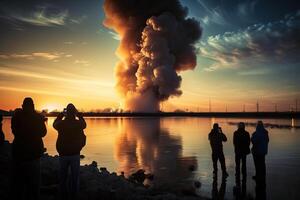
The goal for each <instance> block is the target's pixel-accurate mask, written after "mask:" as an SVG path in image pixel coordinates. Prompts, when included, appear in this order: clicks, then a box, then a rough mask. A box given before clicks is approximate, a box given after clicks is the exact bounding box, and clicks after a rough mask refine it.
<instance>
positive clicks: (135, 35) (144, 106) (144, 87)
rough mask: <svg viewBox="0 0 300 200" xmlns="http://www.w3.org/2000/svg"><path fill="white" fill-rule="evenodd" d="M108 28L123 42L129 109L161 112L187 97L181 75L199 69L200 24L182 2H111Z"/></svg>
mask: <svg viewBox="0 0 300 200" xmlns="http://www.w3.org/2000/svg"><path fill="white" fill-rule="evenodd" d="M104 11H105V15H106V18H105V20H104V25H105V26H106V27H108V28H111V29H113V30H114V31H115V32H117V33H118V34H119V36H120V38H121V42H120V46H119V48H118V50H117V55H118V56H119V57H120V59H121V61H120V62H119V63H118V65H117V67H116V79H117V85H116V87H117V90H118V92H119V93H120V94H121V95H122V97H123V98H124V105H123V106H124V109H125V110H130V111H135V112H156V111H158V110H159V103H160V102H161V101H164V100H167V99H168V98H169V97H171V96H179V95H181V93H182V92H181V90H180V84H181V76H180V75H178V73H179V72H180V71H183V70H189V69H194V68H195V66H196V54H195V47H194V44H195V43H196V42H197V41H198V40H199V39H200V37H201V34H202V30H201V27H200V25H199V23H198V22H197V21H196V20H194V19H191V18H187V9H186V8H184V7H183V6H182V5H181V4H180V2H179V1H178V0H105V2H104Z"/></svg>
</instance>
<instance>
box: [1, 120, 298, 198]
mask: <svg viewBox="0 0 300 200" xmlns="http://www.w3.org/2000/svg"><path fill="white" fill-rule="evenodd" d="M53 121H54V118H49V120H48V122H47V129H48V134H47V136H46V137H45V138H44V143H45V147H46V148H47V151H48V153H49V154H51V155H56V154H57V152H56V149H55V142H56V139H57V133H56V131H55V130H54V129H53V127H52V123H53ZM86 121H87V129H86V131H85V133H86V135H87V145H86V147H85V148H84V149H83V151H82V154H84V155H85V156H86V158H85V159H83V160H82V164H85V163H90V162H91V161H93V160H95V161H97V163H98V165H99V166H104V167H106V168H108V170H110V171H116V172H118V173H120V172H125V174H126V175H128V174H130V173H132V172H134V171H136V170H137V169H144V170H146V171H147V172H149V173H153V174H154V175H155V179H154V183H153V184H156V185H160V186H162V187H173V188H176V187H179V186H180V187H187V188H188V187H190V186H192V185H193V183H194V181H200V182H201V187H200V188H199V189H196V192H197V193H198V194H200V195H202V196H208V197H211V195H212V191H213V179H212V161H211V149H210V146H209V142H208V133H209V131H210V129H211V127H212V124H213V123H215V122H218V123H219V124H220V126H222V129H223V132H224V133H225V134H226V135H227V137H228V141H227V143H225V144H224V154H225V157H226V165H227V168H228V172H229V174H230V176H229V177H228V178H227V181H226V184H223V186H226V187H225V199H233V198H234V195H233V187H234V185H235V178H234V167H235V164H234V153H233V152H234V151H233V145H232V137H233V132H234V130H235V129H236V126H235V125H233V124H232V122H239V121H245V122H249V123H251V122H256V121H257V119H230V118H196V117H168V118H142V117H140V118H138V117H136V118H121V117H111V118H104V117H95V118H86ZM264 122H267V123H272V124H285V125H286V124H287V125H291V124H293V125H294V126H296V125H297V126H299V125H300V122H299V121H297V120H289V119H265V120H264ZM246 128H247V130H248V131H249V132H250V133H252V132H253V131H254V128H255V127H252V126H248V127H246ZM3 129H4V132H5V135H6V138H7V139H8V140H9V141H12V140H13V136H12V134H11V130H10V118H5V119H4V123H3ZM268 130H269V136H270V144H269V154H268V155H267V158H266V163H267V189H266V193H267V199H300V192H299V189H298V188H299V184H300V176H299V174H300V129H295V128H291V129H279V128H269V129H268ZM247 164H248V179H247V182H246V186H247V196H249V197H255V182H253V181H252V180H251V177H252V175H254V165H253V159H252V156H251V155H249V156H248V158H247ZM190 166H196V170H195V171H193V172H191V171H190V170H189V168H190ZM219 168H220V167H219ZM220 179H221V178H220V177H219V181H218V188H219V187H220V185H221V180H220ZM214 189H216V188H214Z"/></svg>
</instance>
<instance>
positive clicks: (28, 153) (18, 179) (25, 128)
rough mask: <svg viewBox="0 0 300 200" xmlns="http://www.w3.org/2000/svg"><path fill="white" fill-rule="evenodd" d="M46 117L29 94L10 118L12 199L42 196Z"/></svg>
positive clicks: (32, 198) (33, 199)
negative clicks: (41, 184)
mask: <svg viewBox="0 0 300 200" xmlns="http://www.w3.org/2000/svg"><path fill="white" fill-rule="evenodd" d="M44 121H45V119H44V116H42V115H40V114H38V113H37V112H36V111H35V109H34V103H33V100H32V98H30V97H27V98H25V99H24V101H23V105H22V109H20V108H19V109H16V110H15V112H14V115H13V117H12V119H11V129H12V133H13V135H14V140H13V143H12V157H13V169H12V173H13V184H12V196H13V199H30V200H35V199H39V191H40V157H41V156H42V154H43V153H44V144H43V140H42V138H43V137H44V136H45V135H46V133H47V129H46V126H45V123H44Z"/></svg>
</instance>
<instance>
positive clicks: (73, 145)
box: [53, 104, 86, 199]
mask: <svg viewBox="0 0 300 200" xmlns="http://www.w3.org/2000/svg"><path fill="white" fill-rule="evenodd" d="M76 117H78V119H76ZM53 127H54V128H55V129H56V130H57V131H58V138H57V141H56V149H57V152H58V154H59V162H60V194H61V198H62V199H76V198H77V194H78V190H79V168H80V151H81V149H82V148H83V147H84V146H85V141H86V138H85V135H84V132H83V130H84V129H85V128H86V122H85V120H84V118H83V116H82V115H81V114H80V113H79V112H77V109H76V108H75V106H74V105H73V104H68V106H67V108H66V109H65V111H64V112H63V113H60V114H59V115H58V116H57V118H56V119H55V121H54V123H53ZM69 168H71V187H70V189H68V186H67V179H68V170H69ZM68 191H70V192H68Z"/></svg>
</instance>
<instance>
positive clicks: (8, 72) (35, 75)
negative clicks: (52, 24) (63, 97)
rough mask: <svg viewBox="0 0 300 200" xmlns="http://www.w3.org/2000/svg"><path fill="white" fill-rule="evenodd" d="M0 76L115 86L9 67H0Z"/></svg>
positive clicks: (96, 81) (83, 84) (84, 84)
mask: <svg viewBox="0 0 300 200" xmlns="http://www.w3.org/2000/svg"><path fill="white" fill-rule="evenodd" d="M0 74H1V75H9V76H19V77H27V78H35V79H43V80H50V81H55V82H57V81H59V82H65V83H72V84H78V85H82V86H88V85H90V86H102V87H111V88H112V87H113V86H114V84H113V83H108V82H101V81H98V80H89V79H73V78H66V77H59V76H52V75H48V74H43V73H36V72H30V71H24V70H17V69H10V68H8V67H0Z"/></svg>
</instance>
